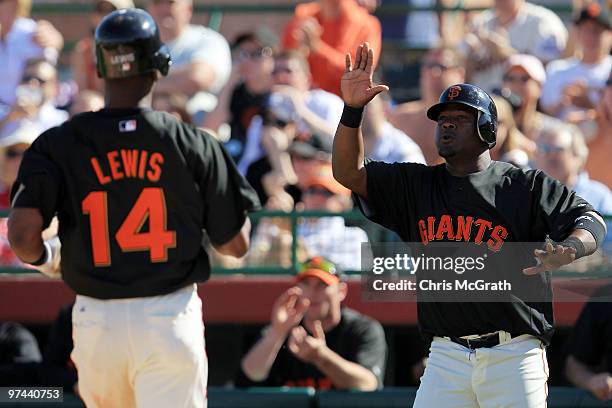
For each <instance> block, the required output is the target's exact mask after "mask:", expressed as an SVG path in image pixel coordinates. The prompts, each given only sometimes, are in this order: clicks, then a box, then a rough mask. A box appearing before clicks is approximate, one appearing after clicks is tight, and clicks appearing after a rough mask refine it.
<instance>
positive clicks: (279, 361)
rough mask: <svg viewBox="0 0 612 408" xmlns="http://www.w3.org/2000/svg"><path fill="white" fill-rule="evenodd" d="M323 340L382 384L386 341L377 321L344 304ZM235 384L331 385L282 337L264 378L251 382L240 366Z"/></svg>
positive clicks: (263, 385) (244, 385)
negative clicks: (338, 321)
mask: <svg viewBox="0 0 612 408" xmlns="http://www.w3.org/2000/svg"><path fill="white" fill-rule="evenodd" d="M264 330H266V329H264ZM325 341H326V343H327V347H329V348H330V349H331V350H332V351H334V352H336V353H337V354H338V355H340V357H342V358H344V359H345V360H348V361H352V362H354V363H357V364H359V365H361V366H363V367H365V368H367V369H369V370H370V371H372V372H373V373H374V375H376V378H377V379H378V386H379V387H382V384H383V376H384V372H385V364H386V356H387V343H386V342H385V333H384V331H383V328H382V326H381V325H380V323H378V322H377V321H376V320H373V319H371V318H369V317H367V316H364V315H362V314H360V313H359V312H357V311H355V310H352V309H349V308H346V307H344V308H342V317H341V320H340V323H339V324H338V325H337V326H336V327H334V328H333V329H331V330H330V331H329V332H327V333H325ZM236 386H237V387H255V386H259V387H282V386H289V387H314V388H316V389H318V390H325V389H331V388H333V385H332V383H331V380H330V379H329V378H328V377H326V376H325V375H324V374H323V373H322V372H320V371H319V370H318V369H317V368H316V367H315V366H314V365H311V364H307V363H305V362H303V361H302V360H300V359H298V358H297V357H295V355H294V354H293V353H292V352H291V351H290V350H289V348H288V347H287V342H286V341H285V344H283V346H282V347H281V349H280V350H279V352H278V356H277V357H276V360H274V364H273V365H272V368H271V369H270V374H269V375H268V378H267V379H265V380H264V381H261V382H254V381H251V380H249V379H248V377H247V376H246V375H245V374H244V372H242V370H240V372H239V373H238V376H237V378H236Z"/></svg>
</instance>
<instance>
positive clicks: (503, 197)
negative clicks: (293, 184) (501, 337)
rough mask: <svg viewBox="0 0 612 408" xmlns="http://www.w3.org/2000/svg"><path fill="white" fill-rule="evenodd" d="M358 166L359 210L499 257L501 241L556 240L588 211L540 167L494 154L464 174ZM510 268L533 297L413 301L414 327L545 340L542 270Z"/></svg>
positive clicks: (549, 321) (548, 288) (548, 314)
mask: <svg viewBox="0 0 612 408" xmlns="http://www.w3.org/2000/svg"><path fill="white" fill-rule="evenodd" d="M366 171H367V187H368V199H367V201H365V202H364V201H361V200H357V201H358V203H359V204H360V208H361V210H362V211H363V212H364V214H365V215H366V216H367V217H368V218H370V219H371V220H372V221H375V222H377V223H379V224H381V225H383V226H384V227H387V228H389V229H391V230H393V231H395V232H396V233H397V234H399V236H400V237H401V238H402V239H403V240H404V241H406V242H422V243H427V242H431V241H441V242H460V241H465V242H469V243H474V244H475V245H476V244H477V245H480V246H481V247H483V248H487V249H488V250H490V251H491V253H495V254H496V256H498V257H500V256H504V252H505V250H506V248H508V247H511V245H507V246H506V248H505V247H504V243H505V242H521V243H534V242H544V241H545V239H546V237H550V238H551V239H553V240H555V241H561V240H563V239H565V238H567V236H568V235H569V234H570V233H571V231H572V230H573V226H574V224H575V220H576V218H578V217H579V216H580V215H582V214H584V213H585V212H587V211H593V208H592V207H591V206H590V205H589V204H588V203H587V202H586V201H584V200H583V199H581V198H580V197H578V196H577V195H576V194H575V193H574V192H572V191H571V190H569V189H568V188H567V187H566V186H564V185H563V184H561V183H559V182H558V181H556V180H554V179H552V178H551V177H548V176H547V175H546V174H544V173H543V172H542V171H540V170H530V171H524V170H520V169H518V168H516V167H514V166H512V165H510V164H507V163H501V162H495V161H494V162H492V163H491V164H490V166H489V167H488V168H487V169H485V170H483V171H480V172H477V173H473V174H470V175H467V176H465V177H455V176H452V175H451V174H450V173H449V172H448V171H447V170H446V166H445V165H444V164H442V165H438V166H434V167H428V166H425V165H421V164H414V163H395V164H385V163H380V162H370V163H368V164H367V165H366ZM470 245H471V244H470ZM531 253H532V252H531ZM529 256H530V255H529ZM500 259H501V258H500ZM527 261H528V262H530V264H527V265H525V266H533V265H535V261H534V259H533V257H532V256H530V259H527ZM491 272H492V273H495V272H496V271H491ZM512 273H513V274H514V277H513V279H519V280H520V279H522V280H524V281H523V283H525V282H527V280H529V281H528V282H527V285H528V286H529V287H534V291H535V292H536V293H540V294H541V296H539V299H540V300H541V301H523V300H522V299H521V298H520V297H519V298H517V297H516V296H515V295H514V294H511V295H508V296H509V298H507V299H500V301H499V302H495V303H486V302H483V303H479V302H458V303H453V302H435V301H433V302H419V304H418V317H419V326H420V328H421V330H422V332H423V333H424V334H425V335H426V337H428V338H431V337H432V336H465V335H472V334H484V333H490V332H494V331H497V330H505V331H508V332H510V333H512V334H515V335H518V334H532V335H534V336H537V337H539V338H541V339H542V340H543V341H545V342H546V343H548V342H549V341H550V337H551V336H552V332H553V313H552V285H551V280H550V273H549V272H547V273H542V274H538V275H536V276H525V275H523V274H522V270H520V269H517V270H516V271H513V272H512ZM418 275H419V274H418V272H417V278H418Z"/></svg>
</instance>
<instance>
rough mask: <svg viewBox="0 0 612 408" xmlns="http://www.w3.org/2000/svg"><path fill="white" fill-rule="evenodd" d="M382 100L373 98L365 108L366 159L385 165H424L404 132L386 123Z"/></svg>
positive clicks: (419, 151)
mask: <svg viewBox="0 0 612 408" xmlns="http://www.w3.org/2000/svg"><path fill="white" fill-rule="evenodd" d="M383 103H384V102H383V100H382V98H381V97H380V96H377V97H375V98H374V99H373V100H372V101H370V103H369V104H368V105H367V106H366V108H365V111H364V115H363V123H362V134H363V143H364V149H365V154H366V156H367V157H369V158H371V159H373V160H376V161H382V162H386V163H394V162H411V163H423V164H425V158H424V157H423V153H422V152H421V149H420V148H419V146H418V145H417V144H416V143H415V142H414V141H413V140H412V139H411V138H410V136H408V135H407V134H405V133H404V132H402V131H401V130H399V129H397V128H395V127H394V126H393V125H392V124H390V123H389V122H388V121H387V118H386V116H385V111H384V106H383Z"/></svg>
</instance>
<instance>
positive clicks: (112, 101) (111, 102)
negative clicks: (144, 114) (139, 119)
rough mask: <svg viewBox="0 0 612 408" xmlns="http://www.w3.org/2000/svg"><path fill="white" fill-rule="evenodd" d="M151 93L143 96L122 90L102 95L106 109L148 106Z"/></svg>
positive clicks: (149, 105)
mask: <svg viewBox="0 0 612 408" xmlns="http://www.w3.org/2000/svg"><path fill="white" fill-rule="evenodd" d="M151 95H152V94H151V93H148V94H147V95H145V96H142V95H138V94H136V95H134V94H127V93H123V92H116V93H115V92H112V93H111V92H109V93H107V94H106V95H105V96H104V107H105V108H107V109H132V108H150V107H151V100H152V96H151Z"/></svg>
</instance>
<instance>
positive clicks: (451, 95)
mask: <svg viewBox="0 0 612 408" xmlns="http://www.w3.org/2000/svg"><path fill="white" fill-rule="evenodd" d="M460 93H461V87H460V86H458V85H455V86H451V87H450V88H448V96H447V97H448V99H455V98H456V97H458V96H459V94H460Z"/></svg>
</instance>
